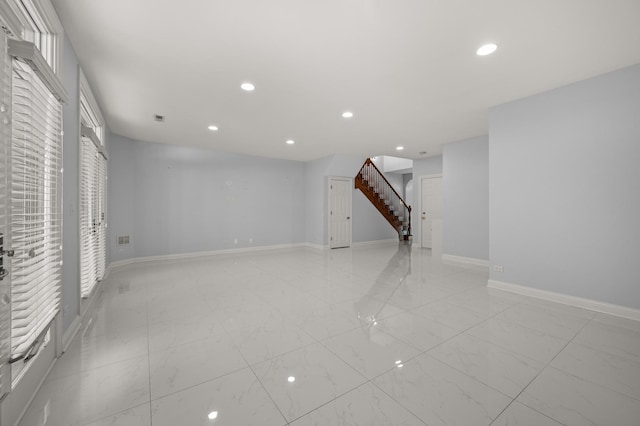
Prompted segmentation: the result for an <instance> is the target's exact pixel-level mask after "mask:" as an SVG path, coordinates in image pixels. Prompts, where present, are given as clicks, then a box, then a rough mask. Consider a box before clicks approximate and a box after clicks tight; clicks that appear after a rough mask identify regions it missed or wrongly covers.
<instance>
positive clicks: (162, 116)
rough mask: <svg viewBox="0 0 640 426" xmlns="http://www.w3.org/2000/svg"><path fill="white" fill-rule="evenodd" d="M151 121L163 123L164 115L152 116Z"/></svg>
mask: <svg viewBox="0 0 640 426" xmlns="http://www.w3.org/2000/svg"><path fill="white" fill-rule="evenodd" d="M153 119H154V120H155V121H159V122H161V123H164V115H160V114H153Z"/></svg>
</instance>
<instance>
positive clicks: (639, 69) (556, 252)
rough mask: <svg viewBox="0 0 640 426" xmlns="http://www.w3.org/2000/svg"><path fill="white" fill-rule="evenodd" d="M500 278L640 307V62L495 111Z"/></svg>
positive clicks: (493, 242)
mask: <svg viewBox="0 0 640 426" xmlns="http://www.w3.org/2000/svg"><path fill="white" fill-rule="evenodd" d="M489 162H490V167H491V170H490V179H489V182H490V194H491V198H490V250H491V263H492V264H497V265H503V266H504V272H503V273H496V272H491V278H492V279H496V280H500V281H504V282H509V283H514V284H520V285H524V286H530V287H534V288H538V289H543V290H550V291H554V292H558V293H563V294H568V295H573V296H579V297H584V298H588V299H593V300H598V301H602V302H608V303H613V304H618V305H623V306H628V307H631V308H636V309H638V308H640V285H639V277H640V262H639V261H638V259H640V166H639V164H640V65H635V66H632V67H628V68H625V69H622V70H618V71H615V72H612V73H609V74H605V75H602V76H599V77H596V78H592V79H589V80H585V81H582V82H579V83H575V84H572V85H570V86H566V87H562V88H559V89H556V90H553V91H549V92H546V93H542V94H539V95H536V96H532V97H529V98H526V99H522V100H519V101H516V102H512V103H509V104H506V105H502V106H499V107H496V108H493V109H491V111H490V151H489Z"/></svg>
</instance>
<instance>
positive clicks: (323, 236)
mask: <svg viewBox="0 0 640 426" xmlns="http://www.w3.org/2000/svg"><path fill="white" fill-rule="evenodd" d="M365 160H366V157H361V156H353V155H330V156H328V157H323V158H320V159H318V160H315V161H309V162H307V163H306V164H305V188H306V197H307V199H306V208H305V216H306V220H305V237H306V242H309V243H312V244H318V245H323V246H326V245H328V235H329V231H328V221H327V209H328V205H327V203H328V197H329V193H328V188H327V182H328V176H344V177H351V178H353V177H355V176H356V175H357V174H358V171H359V170H360V167H362V164H363V163H364V161H365ZM352 200H353V206H352V207H353V210H352V240H353V242H354V243H358V242H366V241H376V240H386V239H394V238H398V234H397V232H396V231H395V230H394V229H393V227H392V226H391V225H389V223H388V222H387V221H386V220H385V219H384V217H383V216H382V215H381V214H380V212H378V210H376V208H375V207H374V206H373V205H372V204H371V202H369V200H368V199H367V198H366V197H365V196H364V194H362V192H361V191H359V190H356V189H355V188H354V189H353V195H352Z"/></svg>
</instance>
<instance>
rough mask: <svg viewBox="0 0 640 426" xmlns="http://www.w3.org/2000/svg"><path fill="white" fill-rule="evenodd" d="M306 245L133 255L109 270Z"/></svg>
mask: <svg viewBox="0 0 640 426" xmlns="http://www.w3.org/2000/svg"><path fill="white" fill-rule="evenodd" d="M305 246H306V244H305V243H294V244H276V245H271V246H256V247H245V248H236V249H222V250H211V251H198V252H191V253H177V254H166V255H161V256H145V257H133V258H131V259H124V260H117V261H115V262H111V264H110V265H109V267H108V268H107V270H109V271H111V270H112V269H116V268H121V267H123V266H127V265H131V264H134V263H145V262H156V261H167V260H179V259H194V258H198V257H207V256H216V255H220V254H238V253H251V252H257V251H258V252H259V251H267V250H283V249H290V248H298V247H305Z"/></svg>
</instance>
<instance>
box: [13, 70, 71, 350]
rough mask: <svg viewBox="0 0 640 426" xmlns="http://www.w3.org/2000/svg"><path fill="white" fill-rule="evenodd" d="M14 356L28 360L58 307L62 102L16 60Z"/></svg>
mask: <svg viewBox="0 0 640 426" xmlns="http://www.w3.org/2000/svg"><path fill="white" fill-rule="evenodd" d="M12 66H13V75H12V86H13V87H12V99H13V100H12V105H13V111H12V136H11V175H10V181H11V246H12V247H11V248H12V249H13V250H14V252H15V254H14V257H12V258H11V259H12V263H11V268H12V282H11V357H12V358H13V359H17V358H20V357H25V358H28V357H29V356H30V355H31V354H33V352H32V347H33V346H34V344H35V343H36V340H37V339H38V337H39V336H40V335H41V334H43V333H44V332H45V331H46V330H47V329H48V327H49V324H50V323H51V321H52V320H53V319H54V317H55V315H56V314H57V312H58V310H59V306H60V298H61V274H62V271H61V269H62V268H61V264H62V217H61V191H62V174H61V166H62V105H61V104H60V102H59V100H58V99H57V98H56V97H55V96H54V95H53V94H52V93H51V90H50V89H49V87H48V86H47V85H46V84H45V83H44V82H43V81H42V80H41V78H40V77H39V75H38V74H37V73H36V72H35V71H34V70H33V69H32V68H31V66H30V65H29V64H28V63H26V62H23V61H21V60H19V59H14V60H13V61H12Z"/></svg>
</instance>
